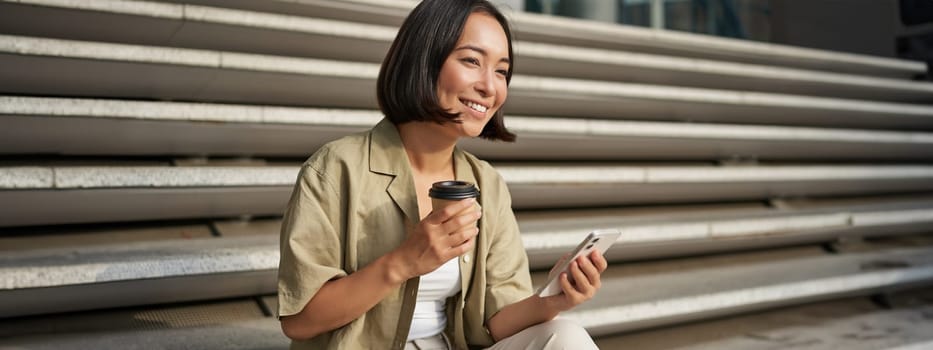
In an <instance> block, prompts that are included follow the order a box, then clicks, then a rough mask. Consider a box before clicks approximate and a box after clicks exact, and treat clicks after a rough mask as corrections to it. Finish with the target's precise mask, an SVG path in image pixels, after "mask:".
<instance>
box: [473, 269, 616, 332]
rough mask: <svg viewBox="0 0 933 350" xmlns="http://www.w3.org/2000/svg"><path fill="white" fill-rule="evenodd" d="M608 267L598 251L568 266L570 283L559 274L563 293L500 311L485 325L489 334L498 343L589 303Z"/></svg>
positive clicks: (564, 275) (538, 298)
mask: <svg viewBox="0 0 933 350" xmlns="http://www.w3.org/2000/svg"><path fill="white" fill-rule="evenodd" d="M607 266H608V263H607V262H606V259H605V258H603V256H602V254H600V253H599V251H593V253H592V254H590V255H589V256H581V257H580V258H578V259H577V260H576V261H574V262H573V263H571V264H570V273H571V274H573V278H574V282H573V283H571V282H570V280H569V279H568V278H567V273H566V272H565V273H561V276H560V286H561V289H562V290H563V293H561V294H558V295H552V296H549V297H545V298H541V297H539V296H537V295H532V296H530V297H528V298H525V299H523V300H521V301H519V302H517V303H514V304H511V305H508V306H506V307H504V308H502V310H499V312H497V313H496V314H495V315H493V316H492V318H490V319H489V320H488V321H487V322H486V328H487V329H488V330H489V334H490V335H492V338H493V339H494V340H495V341H497V342H498V341H500V340H502V339H505V338H508V337H510V336H512V335H513V334H516V333H518V332H521V331H522V330H524V329H525V328H528V327H531V326H534V325H536V324H539V323H543V322H547V321H550V320H552V319H554V317H556V316H557V314H559V313H560V312H562V311H566V310H570V309H572V308H573V307H575V306H577V305H580V304H582V303H583V302H585V301H587V300H590V299H591V298H593V296H594V295H596V292H597V291H598V290H599V288H600V286H601V285H602V283H601V281H600V275H601V274H602V272H603V271H605V270H606V267H607Z"/></svg>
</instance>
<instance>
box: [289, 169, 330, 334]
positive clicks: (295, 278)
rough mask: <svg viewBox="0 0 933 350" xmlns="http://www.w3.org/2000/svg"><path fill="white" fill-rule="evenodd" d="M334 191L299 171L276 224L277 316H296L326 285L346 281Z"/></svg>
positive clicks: (315, 174) (313, 173) (315, 175)
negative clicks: (278, 231) (279, 224)
mask: <svg viewBox="0 0 933 350" xmlns="http://www.w3.org/2000/svg"><path fill="white" fill-rule="evenodd" d="M340 202H341V201H340V193H339V192H338V187H336V186H335V184H334V183H332V182H331V181H329V180H328V178H327V177H325V175H324V174H322V173H321V172H319V171H318V170H316V169H315V167H313V166H311V165H308V164H306V165H304V166H302V168H301V171H300V172H299V174H298V180H297V182H296V184H295V187H294V189H293V191H292V195H291V199H290V200H289V203H288V207H287V209H286V211H285V215H284V217H283V221H282V231H281V237H280V242H279V248H280V251H281V255H280V260H279V275H278V276H279V277H278V301H279V309H278V316H279V317H282V316H289V315H294V314H297V313H299V312H300V311H301V310H302V309H304V307H305V306H306V305H307V304H308V301H310V300H311V298H312V297H313V296H314V295H315V294H316V293H317V291H318V290H320V289H321V286H323V285H324V283H326V282H327V281H330V280H332V279H334V278H338V277H343V276H346V272H345V271H344V270H343V269H342V268H341V267H342V266H343V261H342V252H343V249H342V247H343V246H344V242H343V236H344V235H343V234H341V220H342V219H341V214H340V213H341V212H340V208H341V205H340Z"/></svg>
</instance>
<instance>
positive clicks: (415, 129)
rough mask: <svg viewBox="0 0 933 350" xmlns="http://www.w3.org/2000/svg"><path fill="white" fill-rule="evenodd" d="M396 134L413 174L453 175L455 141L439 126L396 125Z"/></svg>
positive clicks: (411, 123) (423, 123) (424, 124)
mask: <svg viewBox="0 0 933 350" xmlns="http://www.w3.org/2000/svg"><path fill="white" fill-rule="evenodd" d="M398 133H399V136H400V137H401V139H402V145H404V147H405V153H407V154H408V162H409V163H410V165H411V168H412V170H413V171H414V172H415V173H418V174H435V175H438V174H444V175H446V174H445V173H453V152H454V147H455V146H456V145H457V139H456V138H451V137H450V136H449V135H447V134H446V133H445V132H444V131H443V130H441V126H440V125H438V124H436V123H433V122H408V123H404V124H401V125H398Z"/></svg>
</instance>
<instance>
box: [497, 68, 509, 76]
mask: <svg viewBox="0 0 933 350" xmlns="http://www.w3.org/2000/svg"><path fill="white" fill-rule="evenodd" d="M496 73H497V74H499V75H501V76H508V75H509V70H508V69H498V70H496Z"/></svg>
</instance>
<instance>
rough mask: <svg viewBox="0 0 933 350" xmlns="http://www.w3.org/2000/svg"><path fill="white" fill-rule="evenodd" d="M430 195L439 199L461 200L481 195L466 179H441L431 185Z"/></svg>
mask: <svg viewBox="0 0 933 350" xmlns="http://www.w3.org/2000/svg"><path fill="white" fill-rule="evenodd" d="M428 195H429V196H431V198H437V199H449V200H460V199H467V198H476V197H479V190H477V189H476V186H474V185H473V184H472V183H469V182H466V181H440V182H435V183H434V184H433V185H431V190H430V191H428Z"/></svg>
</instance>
